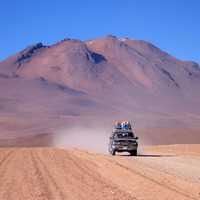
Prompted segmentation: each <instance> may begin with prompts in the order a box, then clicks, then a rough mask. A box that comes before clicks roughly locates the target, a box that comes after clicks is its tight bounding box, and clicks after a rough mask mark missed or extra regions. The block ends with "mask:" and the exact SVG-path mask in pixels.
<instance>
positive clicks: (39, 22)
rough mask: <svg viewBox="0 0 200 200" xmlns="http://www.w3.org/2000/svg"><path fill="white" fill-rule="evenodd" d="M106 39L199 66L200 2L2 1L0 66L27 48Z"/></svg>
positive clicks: (0, 12)
mask: <svg viewBox="0 0 200 200" xmlns="http://www.w3.org/2000/svg"><path fill="white" fill-rule="evenodd" d="M107 34H113V35H116V36H120V37H123V36H127V37H130V38H133V39H143V40H147V41H149V42H152V43H153V44H155V45H156V46H158V47H160V48H161V49H163V50H165V51H167V52H169V53H170V54H172V55H174V56H176V57H178V58H180V59H184V60H194V61H197V62H198V63H200V1H199V0H30V1H29V0H0V60H2V59H4V58H6V57H8V56H9V55H12V54H14V53H15V52H17V51H19V50H21V49H23V48H25V47H26V46H28V45H30V44H33V43H36V42H40V41H41V42H44V43H45V44H52V43H54V42H57V41H59V40H61V39H64V38H66V37H70V38H77V39H82V40H85V39H91V38H96V37H99V36H104V35H107Z"/></svg>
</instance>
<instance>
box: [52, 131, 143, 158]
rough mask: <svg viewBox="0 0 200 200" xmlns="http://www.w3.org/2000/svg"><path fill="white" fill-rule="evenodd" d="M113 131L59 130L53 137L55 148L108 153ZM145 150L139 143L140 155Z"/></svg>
mask: <svg viewBox="0 0 200 200" xmlns="http://www.w3.org/2000/svg"><path fill="white" fill-rule="evenodd" d="M111 132H112V129H109V128H106V127H105V128H93V127H73V128H63V129H61V130H58V131H57V132H56V134H55V137H53V140H52V142H53V146H54V147H59V148H66V149H68V148H78V149H82V150H88V151H93V152H97V153H103V154H107V153H108V143H109V136H110V135H111ZM143 153H144V152H143V149H142V146H141V145H140V143H139V147H138V154H140V155H142V154H143Z"/></svg>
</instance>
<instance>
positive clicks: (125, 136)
mask: <svg viewBox="0 0 200 200" xmlns="http://www.w3.org/2000/svg"><path fill="white" fill-rule="evenodd" d="M114 137H118V138H127V137H133V133H131V132H125V133H116V134H115V136H114Z"/></svg>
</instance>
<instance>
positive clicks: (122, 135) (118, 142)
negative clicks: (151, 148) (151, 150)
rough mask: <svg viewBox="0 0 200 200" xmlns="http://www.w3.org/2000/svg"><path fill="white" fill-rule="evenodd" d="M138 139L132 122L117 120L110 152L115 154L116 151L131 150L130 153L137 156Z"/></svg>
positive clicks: (110, 143) (111, 138) (111, 139)
mask: <svg viewBox="0 0 200 200" xmlns="http://www.w3.org/2000/svg"><path fill="white" fill-rule="evenodd" d="M137 140H138V137H136V136H135V135H134V133H133V131H132V128H131V124H130V122H128V121H123V122H117V123H116V124H115V126H114V129H113V132H112V134H111V136H110V141H109V152H110V154H111V155H115V153H116V152H129V153H130V155H132V156H137V148H138V142H137Z"/></svg>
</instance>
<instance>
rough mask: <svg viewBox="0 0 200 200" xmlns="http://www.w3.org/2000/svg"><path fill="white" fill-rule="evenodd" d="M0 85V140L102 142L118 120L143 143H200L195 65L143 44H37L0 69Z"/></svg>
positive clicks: (199, 72) (199, 82) (199, 76)
mask: <svg viewBox="0 0 200 200" xmlns="http://www.w3.org/2000/svg"><path fill="white" fill-rule="evenodd" d="M0 83H1V84H0V91H1V93H0V107H1V113H0V129H1V138H4V139H6V138H16V137H21V136H29V135H31V136H32V135H37V134H44V133H45V134H53V135H55V134H57V132H58V130H60V129H64V130H65V129H67V128H69V127H74V126H77V127H81V128H84V127H89V128H92V127H95V128H96V129H98V128H102V127H103V129H104V130H103V131H106V133H108V135H109V131H108V130H109V129H111V126H112V122H113V120H117V119H123V118H127V119H130V120H132V121H134V122H135V124H136V131H137V132H138V134H139V135H140V136H141V140H142V141H143V142H144V143H148V142H151V143H165V142H167V143H179V142H185V141H189V142H191V143H193V142H197V141H199V139H200V135H199V133H198V130H200V129H199V128H200V126H199V114H200V105H199V104H200V93H199V88H200V68H199V66H198V64H196V63H194V62H186V61H181V60H178V59H176V58H174V57H173V56H171V55H169V54H167V53H166V52H163V51H162V50H160V49H159V48H157V47H155V46H154V45H152V44H150V43H148V42H145V41H140V40H131V39H128V38H117V37H115V36H107V37H104V38H98V39H95V40H90V41H80V40H72V39H65V40H63V41H61V42H58V43H56V44H54V45H51V46H45V45H43V44H41V43H38V44H36V45H33V46H29V47H27V48H26V49H25V50H23V51H21V52H19V53H17V54H16V55H14V56H12V57H10V58H8V59H6V60H5V61H2V62H0ZM185 130H187V131H185ZM188 131H189V132H191V134H189V133H188ZM162 132H163V133H162ZM66 134H67V130H66ZM171 136H173V137H171Z"/></svg>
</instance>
